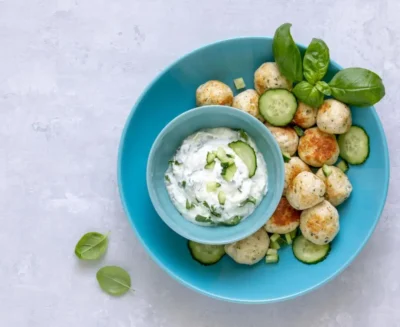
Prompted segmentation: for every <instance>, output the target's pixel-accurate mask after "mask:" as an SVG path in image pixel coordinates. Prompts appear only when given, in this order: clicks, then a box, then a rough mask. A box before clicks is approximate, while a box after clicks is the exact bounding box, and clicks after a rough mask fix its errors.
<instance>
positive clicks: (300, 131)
mask: <svg viewBox="0 0 400 327" xmlns="http://www.w3.org/2000/svg"><path fill="white" fill-rule="evenodd" d="M293 128H294V131H295V132H296V134H297V135H298V136H300V137H301V136H303V135H304V131H303V129H302V128H301V127H299V126H294V127H293Z"/></svg>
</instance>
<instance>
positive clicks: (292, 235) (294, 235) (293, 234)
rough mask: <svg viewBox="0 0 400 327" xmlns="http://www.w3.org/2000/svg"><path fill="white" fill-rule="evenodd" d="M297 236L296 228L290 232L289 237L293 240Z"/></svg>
mask: <svg viewBox="0 0 400 327" xmlns="http://www.w3.org/2000/svg"><path fill="white" fill-rule="evenodd" d="M296 236H297V228H296V229H295V230H294V231H291V232H290V237H291V238H292V240H294V239H295V238H296Z"/></svg>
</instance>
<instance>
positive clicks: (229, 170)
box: [221, 163, 237, 182]
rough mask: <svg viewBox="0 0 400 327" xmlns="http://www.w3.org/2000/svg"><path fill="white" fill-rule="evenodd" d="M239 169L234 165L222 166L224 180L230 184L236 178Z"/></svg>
mask: <svg viewBox="0 0 400 327" xmlns="http://www.w3.org/2000/svg"><path fill="white" fill-rule="evenodd" d="M236 170H237V167H236V165H235V164H234V163H233V164H227V163H226V164H222V172H221V176H222V178H223V179H225V180H226V181H227V182H230V181H231V180H232V179H233V176H235V173H236Z"/></svg>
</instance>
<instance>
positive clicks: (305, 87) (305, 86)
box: [293, 81, 324, 108]
mask: <svg viewBox="0 0 400 327" xmlns="http://www.w3.org/2000/svg"><path fill="white" fill-rule="evenodd" d="M293 93H294V95H295V96H296V98H297V99H299V100H300V101H301V102H304V103H305V104H308V105H309V106H311V107H313V108H318V107H319V106H321V105H322V103H323V102H324V95H323V94H322V93H321V92H320V91H318V89H317V88H316V87H315V86H313V85H311V84H310V83H308V82H306V81H302V82H300V83H299V84H297V85H296V86H295V87H294V89H293Z"/></svg>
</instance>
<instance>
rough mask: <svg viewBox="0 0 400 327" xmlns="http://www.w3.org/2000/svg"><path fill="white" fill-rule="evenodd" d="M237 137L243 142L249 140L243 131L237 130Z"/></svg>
mask: <svg viewBox="0 0 400 327" xmlns="http://www.w3.org/2000/svg"><path fill="white" fill-rule="evenodd" d="M239 135H240V137H241V138H242V139H243V140H245V141H248V140H249V137H248V135H247V133H246V132H245V131H244V130H243V129H239Z"/></svg>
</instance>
